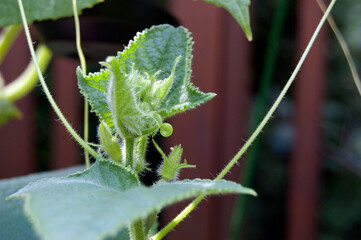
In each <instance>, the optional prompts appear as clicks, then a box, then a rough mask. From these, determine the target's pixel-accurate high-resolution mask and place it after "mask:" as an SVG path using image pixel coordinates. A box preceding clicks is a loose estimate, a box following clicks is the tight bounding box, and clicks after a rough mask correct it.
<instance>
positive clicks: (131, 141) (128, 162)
mask: <svg viewBox="0 0 361 240" xmlns="http://www.w3.org/2000/svg"><path fill="white" fill-rule="evenodd" d="M124 141H125V166H127V167H130V168H131V169H133V162H134V160H135V159H134V150H135V145H136V139H135V138H125V139H124Z"/></svg>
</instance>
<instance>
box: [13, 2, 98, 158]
mask: <svg viewBox="0 0 361 240" xmlns="http://www.w3.org/2000/svg"><path fill="white" fill-rule="evenodd" d="M18 4H19V10H20V14H21V19H22V22H23V26H24V30H25V35H26V40H27V43H28V47H29V50H30V54H31V57H32V59H33V62H34V64H35V68H36V72H37V74H38V77H39V80H40V83H41V86H42V87H43V89H44V92H45V95H46V96H47V98H48V100H49V102H50V105H51V106H52V108H53V109H54V111H55V113H56V114H57V115H58V117H59V118H60V120H61V122H62V123H63V124H64V126H65V128H66V129H67V130H68V131H69V133H70V134H71V135H72V136H73V137H74V139H75V140H76V141H77V142H78V143H79V144H80V145H81V146H82V147H83V148H84V149H85V150H86V151H88V152H89V153H90V154H91V155H92V156H93V157H95V158H96V157H97V156H98V154H97V153H96V152H95V151H94V150H93V149H92V148H91V147H90V146H89V145H88V144H87V143H86V142H84V140H83V139H82V138H81V137H80V136H79V135H78V134H77V133H76V132H75V130H74V129H73V128H72V127H71V125H70V124H69V122H68V121H67V120H66V118H65V117H64V115H63V114H62V112H61V111H60V109H59V107H58V105H57V104H56V103H55V101H54V99H53V97H52V95H51V93H50V91H49V89H48V87H47V85H46V83H45V80H44V77H43V75H42V73H41V70H40V67H39V65H38V62H37V59H36V54H35V50H34V47H33V44H32V40H31V36H30V32H29V27H28V23H27V20H26V15H25V12H24V6H23V3H22V0H18Z"/></svg>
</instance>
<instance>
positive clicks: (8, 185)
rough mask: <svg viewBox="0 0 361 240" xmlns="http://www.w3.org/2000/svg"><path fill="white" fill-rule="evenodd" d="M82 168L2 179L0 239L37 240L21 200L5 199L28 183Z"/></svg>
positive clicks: (0, 186) (82, 167)
mask: <svg viewBox="0 0 361 240" xmlns="http://www.w3.org/2000/svg"><path fill="white" fill-rule="evenodd" d="M82 169H84V166H78V167H72V168H68V169H65V170H58V171H52V172H43V173H37V174H31V175H28V176H24V177H17V178H10V179H4V180H1V181H0V216H6V217H0V233H1V234H0V239H26V240H37V239H39V237H38V236H37V234H36V233H35V230H34V229H33V227H32V225H31V223H30V222H29V220H28V219H27V217H26V216H25V213H24V211H23V199H13V200H11V201H6V197H7V196H9V195H10V194H13V193H15V192H16V191H18V190H19V189H21V188H23V187H24V186H25V185H27V184H29V183H30V182H33V181H37V180H39V179H42V178H50V177H59V176H66V175H68V174H70V173H74V172H77V171H81V170H82Z"/></svg>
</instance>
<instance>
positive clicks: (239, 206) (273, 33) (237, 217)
mask: <svg viewBox="0 0 361 240" xmlns="http://www.w3.org/2000/svg"><path fill="white" fill-rule="evenodd" d="M289 2H290V0H279V1H278V2H277V4H276V6H275V8H274V14H273V17H272V23H271V29H270V35H269V37H268V44H267V49H266V53H265V57H264V58H265V59H264V65H263V70H262V75H261V79H260V87H259V92H258V94H257V99H256V101H255V103H254V107H253V109H252V114H251V124H250V125H251V127H250V133H252V132H253V131H254V129H256V128H257V126H258V124H259V123H260V122H261V121H262V118H263V114H264V112H265V111H266V110H267V99H268V95H269V89H270V86H271V82H272V78H273V71H274V69H275V67H274V66H275V64H276V62H277V60H276V59H277V56H278V55H277V50H278V46H279V43H280V38H281V33H282V28H283V25H284V20H285V18H286V13H287V7H288V5H289ZM260 142H261V141H260V139H259V138H258V139H256V140H255V141H254V142H253V144H252V148H250V149H249V152H248V153H247V159H245V160H244V162H245V165H244V168H243V170H242V177H241V179H240V183H241V184H242V185H244V186H248V187H251V182H252V179H253V173H254V169H255V166H256V162H257V155H258V153H259V150H260V149H259V146H260ZM248 200H250V197H249V196H247V195H238V196H237V197H236V201H235V204H234V207H233V211H232V220H231V228H230V238H229V239H230V240H236V239H240V236H241V231H242V229H243V227H242V225H243V220H244V215H245V212H246V209H247V204H248Z"/></svg>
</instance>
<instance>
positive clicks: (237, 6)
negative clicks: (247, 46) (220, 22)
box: [204, 0, 252, 40]
mask: <svg viewBox="0 0 361 240" xmlns="http://www.w3.org/2000/svg"><path fill="white" fill-rule="evenodd" d="M204 1H205V2H207V3H212V4H214V5H216V6H217V7H223V8H225V9H226V10H227V11H228V12H229V13H230V14H232V16H233V17H234V18H235V19H236V21H237V22H238V24H239V25H240V26H241V28H242V29H243V31H244V33H245V34H246V37H247V38H248V40H252V31H251V26H250V23H249V5H250V4H251V2H250V0H204Z"/></svg>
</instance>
